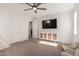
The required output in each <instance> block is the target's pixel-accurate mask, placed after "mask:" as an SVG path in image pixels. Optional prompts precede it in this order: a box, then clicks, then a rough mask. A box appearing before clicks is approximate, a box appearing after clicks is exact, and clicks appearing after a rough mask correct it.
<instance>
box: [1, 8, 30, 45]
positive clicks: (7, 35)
mask: <svg viewBox="0 0 79 59" xmlns="http://www.w3.org/2000/svg"><path fill="white" fill-rule="evenodd" d="M28 20H30V18H29V17H28V16H26V15H25V14H24V13H22V12H21V13H20V12H15V11H10V10H7V9H5V8H1V9H0V37H1V38H2V39H1V40H3V41H4V42H5V43H6V44H7V45H9V44H11V43H14V42H19V41H23V40H27V39H28V22H29V21H28Z"/></svg>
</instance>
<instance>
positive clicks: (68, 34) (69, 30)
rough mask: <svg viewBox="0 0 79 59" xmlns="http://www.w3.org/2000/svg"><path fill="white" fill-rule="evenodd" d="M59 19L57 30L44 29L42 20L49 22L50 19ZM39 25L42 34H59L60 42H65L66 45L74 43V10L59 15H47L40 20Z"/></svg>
mask: <svg viewBox="0 0 79 59" xmlns="http://www.w3.org/2000/svg"><path fill="white" fill-rule="evenodd" d="M54 18H57V29H42V22H41V21H42V20H48V19H54ZM38 20H39V24H37V25H38V27H39V28H38V29H39V31H38V32H39V33H40V32H49V33H57V35H58V39H57V40H58V41H60V42H64V43H71V42H72V41H73V13H72V10H70V11H66V12H62V13H58V14H52V15H47V16H43V17H40V18H38Z"/></svg>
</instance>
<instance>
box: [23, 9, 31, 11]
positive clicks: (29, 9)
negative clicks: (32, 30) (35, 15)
mask: <svg viewBox="0 0 79 59" xmlns="http://www.w3.org/2000/svg"><path fill="white" fill-rule="evenodd" d="M28 10H32V8H29V9H25V10H24V11H28Z"/></svg>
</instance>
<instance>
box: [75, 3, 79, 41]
mask: <svg viewBox="0 0 79 59" xmlns="http://www.w3.org/2000/svg"><path fill="white" fill-rule="evenodd" d="M75 11H77V34H76V35H75V34H74V42H79V4H78V3H77V4H75V7H74V13H75Z"/></svg>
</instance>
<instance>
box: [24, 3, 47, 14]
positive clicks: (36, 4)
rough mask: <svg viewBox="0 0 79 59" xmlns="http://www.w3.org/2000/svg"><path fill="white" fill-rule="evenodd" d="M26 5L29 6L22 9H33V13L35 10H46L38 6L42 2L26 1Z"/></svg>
mask: <svg viewBox="0 0 79 59" xmlns="http://www.w3.org/2000/svg"><path fill="white" fill-rule="evenodd" d="M26 4H27V5H28V6H30V7H31V8H29V9H24V11H28V10H34V12H35V13H37V10H47V9H46V8H39V6H40V5H41V4H42V3H26Z"/></svg>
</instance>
